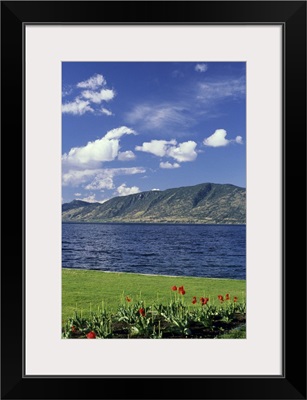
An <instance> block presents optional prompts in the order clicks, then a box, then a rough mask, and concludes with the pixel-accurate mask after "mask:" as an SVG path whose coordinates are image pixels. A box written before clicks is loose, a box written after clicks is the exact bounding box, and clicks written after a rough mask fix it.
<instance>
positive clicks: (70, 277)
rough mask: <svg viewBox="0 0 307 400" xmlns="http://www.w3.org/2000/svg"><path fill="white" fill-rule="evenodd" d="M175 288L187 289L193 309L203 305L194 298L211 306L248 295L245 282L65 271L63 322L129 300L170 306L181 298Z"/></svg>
mask: <svg viewBox="0 0 307 400" xmlns="http://www.w3.org/2000/svg"><path fill="white" fill-rule="evenodd" d="M174 285H176V286H177V287H178V286H184V289H185V291H186V294H185V295H184V301H185V302H186V304H187V305H191V307H196V306H199V303H197V304H195V305H193V304H192V297H193V296H196V297H197V300H199V298H200V297H201V296H203V297H209V299H210V300H209V301H210V303H211V304H217V303H218V299H217V296H218V295H223V296H225V294H226V293H229V295H230V296H231V298H232V297H233V296H237V297H238V302H240V301H244V300H245V295H246V282H245V280H235V279H212V278H194V277H171V276H161V275H155V276H150V275H141V274H132V273H109V272H101V271H85V270H73V269H62V319H63V321H66V320H67V318H69V317H71V316H72V315H73V314H74V311H75V310H76V309H77V310H78V311H81V310H82V313H83V315H84V316H86V315H88V314H89V311H90V310H92V311H97V310H98V307H99V308H100V309H101V307H102V304H103V305H104V307H105V308H106V309H107V310H110V311H116V310H117V307H118V305H119V304H120V303H122V302H125V297H126V296H129V297H130V298H131V299H132V302H133V301H137V300H140V299H142V300H144V301H145V304H147V305H150V304H152V303H154V302H156V303H157V302H159V303H162V304H167V303H168V302H169V301H170V300H171V299H174V296H175V295H178V294H175V293H174V292H173V291H172V290H171V287H172V286H174Z"/></svg>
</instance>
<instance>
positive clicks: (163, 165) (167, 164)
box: [152, 161, 180, 190]
mask: <svg viewBox="0 0 307 400" xmlns="http://www.w3.org/2000/svg"><path fill="white" fill-rule="evenodd" d="M179 167H180V165H179V164H178V163H174V164H171V163H170V162H168V161H166V162H160V168H163V169H174V168H179ZM152 190H154V189H152Z"/></svg>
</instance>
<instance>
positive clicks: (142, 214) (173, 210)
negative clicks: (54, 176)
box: [62, 183, 246, 224]
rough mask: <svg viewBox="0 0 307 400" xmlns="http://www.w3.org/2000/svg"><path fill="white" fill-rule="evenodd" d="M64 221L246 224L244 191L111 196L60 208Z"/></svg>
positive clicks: (221, 187)
mask: <svg viewBox="0 0 307 400" xmlns="http://www.w3.org/2000/svg"><path fill="white" fill-rule="evenodd" d="M62 221H63V222H129V223H132V222H142V223H194V224H197V223H201V224H245V223H246V189H245V188H241V187H238V186H235V185H231V184H216V183H202V184H198V185H194V186H185V187H179V188H172V189H166V190H161V191H160V190H159V191H158V190H154V191H147V192H141V193H136V194H130V195H128V196H120V197H113V198H111V199H110V200H107V201H106V202H104V203H88V202H86V201H82V200H73V201H72V202H70V203H65V204H63V205H62Z"/></svg>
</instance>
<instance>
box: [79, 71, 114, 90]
mask: <svg viewBox="0 0 307 400" xmlns="http://www.w3.org/2000/svg"><path fill="white" fill-rule="evenodd" d="M106 83H107V82H106V80H105V78H104V76H103V75H101V74H95V75H93V76H91V77H90V78H89V79H87V80H86V81H82V82H79V83H77V87H78V88H82V89H97V88H99V87H100V86H102V85H106Z"/></svg>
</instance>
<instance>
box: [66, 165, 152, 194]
mask: <svg viewBox="0 0 307 400" xmlns="http://www.w3.org/2000/svg"><path fill="white" fill-rule="evenodd" d="M144 172H146V170H145V168H143V167H132V168H105V169H104V168H98V169H86V170H78V169H70V170H68V171H67V172H65V173H63V176H62V184H63V186H73V187H77V186H79V185H86V186H85V189H86V190H101V189H113V188H114V183H113V178H114V177H115V176H121V175H135V174H142V173H144Z"/></svg>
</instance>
